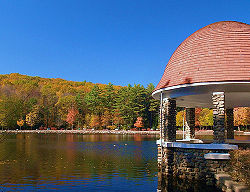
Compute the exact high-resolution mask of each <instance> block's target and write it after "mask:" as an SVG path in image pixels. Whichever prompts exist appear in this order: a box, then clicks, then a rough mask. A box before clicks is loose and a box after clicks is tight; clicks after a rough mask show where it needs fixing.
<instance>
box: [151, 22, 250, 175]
mask: <svg viewBox="0 0 250 192" xmlns="http://www.w3.org/2000/svg"><path fill="white" fill-rule="evenodd" d="M152 95H153V97H154V98H155V99H158V100H161V107H160V122H161V133H162V134H161V138H160V140H159V141H158V142H157V143H158V145H159V146H161V149H160V150H161V157H162V158H164V157H165V158H166V159H168V160H163V159H160V161H161V162H162V163H165V164H166V167H168V166H170V164H169V162H171V161H169V158H170V156H169V155H168V154H169V153H171V154H172V155H174V154H175V152H176V150H177V149H178V150H177V151H180V149H181V150H182V151H185V150H189V149H194V150H196V149H197V150H198V149H199V152H198V153H199V154H200V155H201V156H202V159H203V160H205V159H228V158H229V155H227V153H218V150H221V151H222V152H225V150H231V149H236V148H237V146H235V145H229V144H225V138H228V139H233V138H234V117H233V108H235V107H250V25H248V24H245V23H240V22H235V21H222V22H217V23H213V24H210V25H208V26H206V27H204V28H202V29H200V30H198V31H196V32H195V33H193V34H192V35H190V36H189V37H188V38H187V39H185V40H184V41H183V42H182V43H181V44H180V45H179V47H178V48H177V49H176V50H175V52H174V53H173V55H172V56H171V58H170V60H169V62H168V64H167V66H166V69H165V71H164V74H163V76H162V78H161V80H160V82H159V84H158V85H157V87H156V89H155V90H154V92H153V93H152ZM177 106H178V107H185V108H186V121H187V124H188V127H189V129H190V135H191V138H194V136H195V131H194V128H195V108H212V109H213V119H214V125H213V131H214V132H213V135H214V140H213V143H212V144H184V143H183V144H182V143H178V142H176V107H177ZM225 117H226V118H225ZM163 148H166V150H165V151H166V152H165V154H164V152H163V150H164V149H163ZM173 148H175V149H173ZM200 150H203V152H201V151H200ZM207 150H210V153H207ZM213 150H216V153H217V154H215V153H213V152H215V151H213ZM189 151H190V150H189ZM177 159H178V158H177ZM172 166H173V165H172ZM220 166H221V164H220ZM166 169H168V168H166ZM173 170H174V169H173Z"/></svg>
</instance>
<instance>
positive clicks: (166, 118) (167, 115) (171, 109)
mask: <svg viewBox="0 0 250 192" xmlns="http://www.w3.org/2000/svg"><path fill="white" fill-rule="evenodd" d="M163 138H164V141H171V142H175V141H176V100H175V99H167V100H164V101H163Z"/></svg>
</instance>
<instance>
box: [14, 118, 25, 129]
mask: <svg viewBox="0 0 250 192" xmlns="http://www.w3.org/2000/svg"><path fill="white" fill-rule="evenodd" d="M16 123H17V125H18V126H19V127H20V129H22V126H23V125H24V120H23V119H20V120H18V121H17V122H16Z"/></svg>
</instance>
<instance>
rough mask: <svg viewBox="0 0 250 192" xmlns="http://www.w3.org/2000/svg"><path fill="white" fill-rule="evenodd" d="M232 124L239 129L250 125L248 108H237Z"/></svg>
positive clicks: (249, 109) (249, 110)
mask: <svg viewBox="0 0 250 192" xmlns="http://www.w3.org/2000/svg"><path fill="white" fill-rule="evenodd" d="M234 124H235V125H236V126H238V127H239V129H240V127H247V125H250V108H249V107H239V108H235V109H234Z"/></svg>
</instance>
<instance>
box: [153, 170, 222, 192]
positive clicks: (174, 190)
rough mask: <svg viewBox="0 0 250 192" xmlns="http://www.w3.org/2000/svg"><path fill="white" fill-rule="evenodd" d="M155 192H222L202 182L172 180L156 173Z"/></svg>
mask: <svg viewBox="0 0 250 192" xmlns="http://www.w3.org/2000/svg"><path fill="white" fill-rule="evenodd" d="M157 192H222V191H221V190H220V189H218V188H217V187H215V186H209V185H206V183H204V182H202V181H189V180H183V179H177V178H173V177H171V176H166V175H165V174H162V173H161V172H158V187H157Z"/></svg>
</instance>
